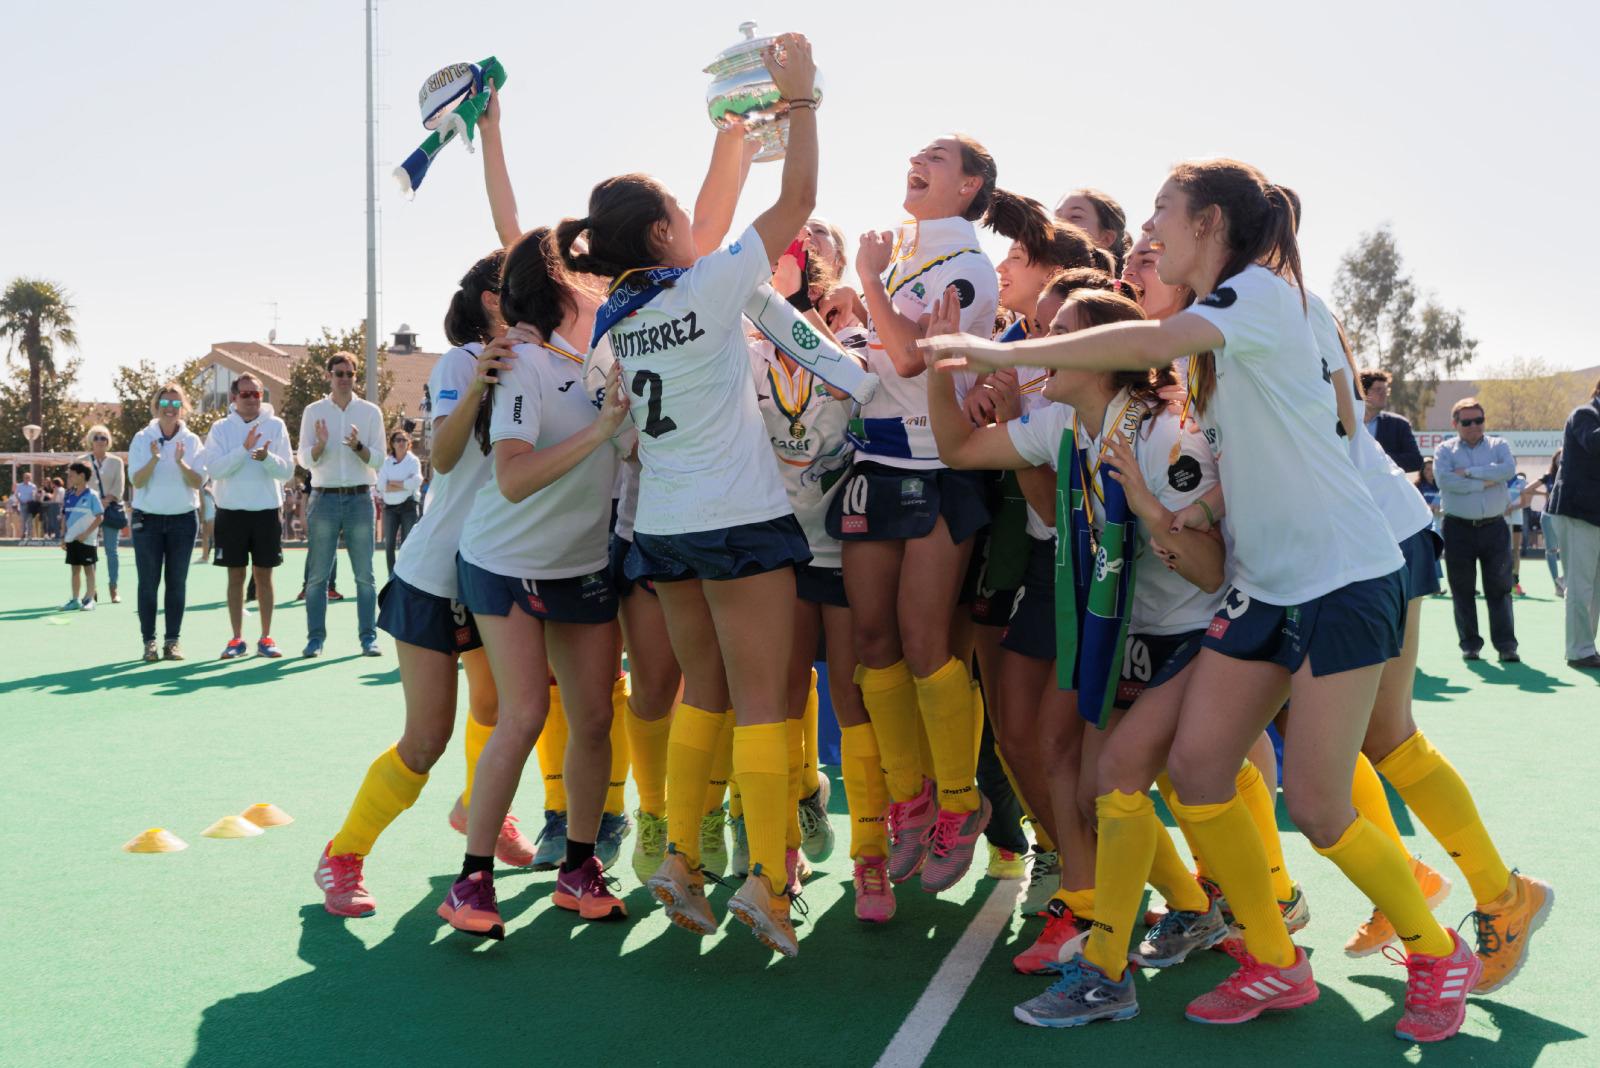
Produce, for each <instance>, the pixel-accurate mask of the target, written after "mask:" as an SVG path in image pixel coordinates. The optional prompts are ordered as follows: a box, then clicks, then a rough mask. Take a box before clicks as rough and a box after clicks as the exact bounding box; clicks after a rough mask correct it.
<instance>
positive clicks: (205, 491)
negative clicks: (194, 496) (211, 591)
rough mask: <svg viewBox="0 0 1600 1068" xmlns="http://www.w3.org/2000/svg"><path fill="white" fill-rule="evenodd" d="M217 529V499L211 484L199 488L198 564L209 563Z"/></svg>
mask: <svg viewBox="0 0 1600 1068" xmlns="http://www.w3.org/2000/svg"><path fill="white" fill-rule="evenodd" d="M216 529H217V497H216V494H214V493H213V492H212V490H211V483H210V482H207V483H206V484H205V485H204V486H201V487H200V562H201V563H202V564H205V563H209V562H210V561H211V549H212V545H213V540H214V538H215V535H216Z"/></svg>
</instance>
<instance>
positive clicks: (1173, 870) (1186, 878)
mask: <svg viewBox="0 0 1600 1068" xmlns="http://www.w3.org/2000/svg"><path fill="white" fill-rule="evenodd" d="M1147 796H1148V795H1147ZM1150 822H1151V823H1153V824H1154V825H1155V829H1156V832H1157V833H1156V855H1155V859H1154V860H1152V861H1151V862H1150V885H1151V886H1153V887H1155V888H1156V889H1157V890H1158V891H1160V892H1161V896H1162V897H1163V898H1165V899H1166V901H1167V907H1168V908H1173V909H1177V910H1178V911H1179V912H1204V911H1205V910H1206V909H1207V908H1209V907H1210V905H1211V899H1210V898H1208V897H1206V892H1205V891H1204V890H1202V889H1200V884H1199V883H1197V882H1195V879H1194V872H1192V871H1190V870H1189V869H1188V868H1187V867H1186V866H1185V865H1184V863H1183V857H1181V856H1179V855H1178V847H1177V846H1175V845H1173V844H1172V835H1170V834H1168V833H1167V829H1166V828H1165V827H1164V826H1162V824H1161V818H1160V817H1159V816H1157V815H1156V810H1155V805H1154V804H1151V806H1150Z"/></svg>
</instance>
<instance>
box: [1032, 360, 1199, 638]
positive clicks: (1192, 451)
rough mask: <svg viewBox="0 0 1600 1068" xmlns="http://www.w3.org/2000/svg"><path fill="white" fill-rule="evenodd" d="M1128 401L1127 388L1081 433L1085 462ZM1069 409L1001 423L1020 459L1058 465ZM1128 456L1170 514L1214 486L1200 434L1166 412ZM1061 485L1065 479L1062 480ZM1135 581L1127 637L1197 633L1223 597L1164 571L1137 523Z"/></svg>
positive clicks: (1145, 427)
mask: <svg viewBox="0 0 1600 1068" xmlns="http://www.w3.org/2000/svg"><path fill="white" fill-rule="evenodd" d="M1127 401H1128V393H1127V391H1126V390H1124V391H1123V392H1121V393H1119V394H1117V396H1116V397H1115V398H1113V400H1112V401H1111V403H1110V404H1108V405H1107V406H1106V415H1105V423H1104V425H1103V426H1101V427H1100V428H1099V431H1098V432H1097V433H1095V434H1093V435H1092V436H1091V434H1090V431H1089V428H1088V427H1081V426H1080V427H1079V428H1078V445H1079V447H1080V448H1083V449H1085V450H1087V454H1088V455H1089V456H1091V457H1092V456H1097V455H1099V453H1100V449H1101V443H1102V442H1103V441H1104V438H1105V432H1106V430H1107V429H1109V428H1110V427H1112V426H1114V425H1115V424H1117V423H1118V422H1120V419H1119V416H1120V414H1121V413H1122V411H1123V406H1124V405H1125V404H1126V403H1127ZM1072 416H1073V410H1072V408H1071V406H1070V405H1066V404H1053V403H1052V404H1047V405H1046V406H1044V407H1043V408H1038V409H1035V410H1033V411H1031V412H1029V413H1027V414H1025V415H1024V416H1023V417H1022V418H1020V419H1013V420H1012V421H1011V422H1009V423H1007V424H1006V430H1007V431H1008V432H1009V433H1010V434H1011V443H1012V444H1013V445H1014V446H1016V449H1017V452H1019V453H1020V454H1021V455H1022V458H1023V459H1024V460H1027V461H1028V462H1029V463H1032V464H1049V465H1050V467H1051V468H1052V469H1053V468H1055V466H1056V461H1057V460H1058V459H1059V456H1060V453H1059V449H1060V447H1061V439H1062V437H1063V436H1064V435H1066V434H1067V433H1069V432H1070V431H1071V430H1072ZM1133 454H1134V456H1135V457H1136V458H1137V459H1138V461H1139V472H1140V474H1142V475H1143V476H1144V482H1145V485H1146V486H1148V487H1149V488H1150V492H1151V493H1152V494H1154V495H1155V498H1156V500H1158V501H1160V502H1161V504H1162V506H1163V507H1165V508H1167V509H1169V510H1170V511H1174V512H1175V511H1177V510H1178V509H1180V508H1182V507H1184V506H1185V505H1187V504H1189V503H1190V502H1192V501H1195V500H1197V499H1199V497H1200V495H1201V494H1202V493H1204V492H1206V490H1208V489H1210V488H1211V487H1212V486H1214V485H1216V483H1217V465H1216V462H1215V461H1214V460H1213V459H1212V458H1211V450H1210V449H1208V448H1207V447H1206V442H1205V439H1204V438H1202V437H1201V436H1200V435H1199V434H1195V433H1189V432H1185V431H1183V430H1182V429H1180V428H1179V423H1178V417H1177V416H1176V415H1174V414H1173V413H1172V412H1171V411H1169V410H1167V409H1165V408H1163V409H1162V410H1161V411H1160V412H1159V413H1157V414H1156V415H1155V416H1154V417H1152V418H1148V419H1146V420H1145V421H1144V422H1143V424H1141V426H1140V428H1139V432H1138V433H1137V434H1136V435H1135V436H1134V439H1133ZM1107 470H1108V468H1106V467H1105V466H1104V464H1102V465H1101V466H1100V467H1099V468H1097V469H1096V470H1095V474H1094V479H1095V482H1096V484H1097V485H1099V486H1100V487H1101V488H1102V492H1103V490H1104V486H1105V480H1106V478H1107V475H1106V471H1107ZM1060 477H1061V478H1063V479H1065V478H1067V477H1068V476H1067V475H1065V474H1063V475H1061V476H1060ZM1094 526H1095V529H1096V530H1103V529H1105V515H1104V513H1103V512H1102V511H1099V510H1096V512H1095V513H1094ZM1134 560H1135V564H1134V566H1135V569H1136V570H1135V572H1134V575H1135V582H1134V590H1133V604H1132V606H1131V607H1130V609H1129V612H1128V632H1129V633H1131V634H1184V633H1187V632H1188V631H1192V630H1199V629H1201V628H1202V627H1204V626H1206V624H1208V623H1210V622H1211V617H1212V616H1213V615H1215V614H1216V611H1217V607H1218V606H1219V605H1220V604H1221V603H1222V591H1221V590H1218V591H1217V592H1216V593H1207V592H1206V591H1205V590H1202V589H1201V588H1200V587H1198V586H1196V585H1195V584H1194V583H1192V582H1190V581H1189V580H1188V579H1186V578H1184V577H1183V576H1182V575H1180V574H1178V573H1177V572H1176V571H1169V570H1168V569H1167V566H1166V565H1165V564H1163V563H1162V562H1161V560H1160V559H1159V558H1158V557H1157V556H1156V555H1155V553H1154V552H1153V551H1152V550H1151V548H1150V530H1149V529H1148V528H1147V527H1146V526H1145V524H1144V522H1143V521H1142V520H1141V521H1140V523H1139V546H1138V549H1137V550H1136V553H1135V557H1134Z"/></svg>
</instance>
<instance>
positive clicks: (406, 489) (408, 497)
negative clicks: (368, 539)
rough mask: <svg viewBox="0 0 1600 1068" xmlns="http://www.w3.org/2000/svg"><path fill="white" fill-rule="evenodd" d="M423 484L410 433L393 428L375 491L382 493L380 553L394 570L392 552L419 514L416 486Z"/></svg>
mask: <svg viewBox="0 0 1600 1068" xmlns="http://www.w3.org/2000/svg"><path fill="white" fill-rule="evenodd" d="M421 486H422V462H421V461H420V460H418V459H417V454H416V453H414V452H412V451H411V435H410V434H407V433H406V432H405V431H404V430H399V429H396V430H394V431H392V432H391V433H390V434H389V453H388V455H387V456H385V457H384V458H383V466H382V467H380V468H378V491H379V493H380V494H381V495H382V496H383V554H384V559H385V560H386V561H387V563H388V565H389V574H391V575H392V574H394V552H395V550H396V549H397V548H399V547H400V545H401V544H402V543H403V542H404V541H405V540H406V538H407V536H409V535H410V533H411V528H412V527H414V526H416V524H417V520H418V519H419V518H421V515H422V508H421V505H420V503H419V502H418V494H417V490H418V489H419V488H420V487H421Z"/></svg>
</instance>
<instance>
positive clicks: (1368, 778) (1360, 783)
mask: <svg viewBox="0 0 1600 1068" xmlns="http://www.w3.org/2000/svg"><path fill="white" fill-rule="evenodd" d="M1350 800H1351V801H1353V802H1354V803H1355V806H1356V811H1357V812H1359V813H1361V815H1362V816H1363V817H1365V818H1366V820H1367V822H1368V823H1370V824H1372V825H1373V826H1375V827H1377V828H1378V830H1380V831H1382V832H1383V833H1384V834H1386V835H1388V836H1389V837H1390V838H1393V839H1394V842H1395V845H1397V846H1399V847H1400V848H1401V849H1405V848H1406V844H1405V842H1404V841H1403V840H1402V839H1401V837H1400V828H1399V827H1397V826H1395V822H1394V813H1393V812H1392V811H1390V809H1389V795H1388V794H1387V793H1385V792H1384V789H1383V780H1382V779H1380V778H1378V772H1377V769H1375V768H1374V767H1373V766H1372V761H1370V760H1368V759H1367V754H1365V753H1357V754H1356V777H1355V780H1354V781H1353V782H1351V784H1350ZM1407 852H1408V853H1409V852H1410V851H1409V850H1407Z"/></svg>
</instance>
